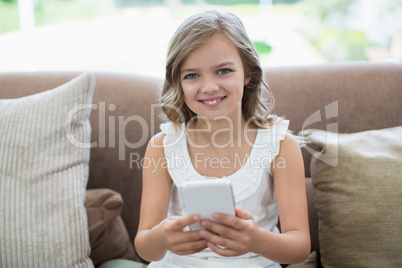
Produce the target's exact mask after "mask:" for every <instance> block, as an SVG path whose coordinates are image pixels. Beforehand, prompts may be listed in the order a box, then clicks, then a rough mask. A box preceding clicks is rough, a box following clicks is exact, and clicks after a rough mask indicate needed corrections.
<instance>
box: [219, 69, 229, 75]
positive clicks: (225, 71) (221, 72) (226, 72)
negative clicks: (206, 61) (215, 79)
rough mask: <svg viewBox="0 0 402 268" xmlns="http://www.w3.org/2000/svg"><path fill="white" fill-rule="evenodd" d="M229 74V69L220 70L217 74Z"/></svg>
mask: <svg viewBox="0 0 402 268" xmlns="http://www.w3.org/2000/svg"><path fill="white" fill-rule="evenodd" d="M230 72H231V70H229V69H220V70H219V72H218V74H228V73H230Z"/></svg>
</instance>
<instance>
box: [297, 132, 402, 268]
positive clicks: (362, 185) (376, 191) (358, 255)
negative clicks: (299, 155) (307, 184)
mask: <svg viewBox="0 0 402 268" xmlns="http://www.w3.org/2000/svg"><path fill="white" fill-rule="evenodd" d="M304 136H305V137H306V138H308V140H309V141H310V142H311V144H309V145H307V147H308V149H309V150H310V151H312V150H313V149H314V148H315V149H316V155H315V157H314V158H313V160H312V163H311V171H312V178H313V187H314V198H315V206H316V208H317V212H318V218H319V240H320V245H321V261H322V264H323V266H324V267H366V268H367V267H376V268H377V267H399V266H401V265H402V254H401V246H402V235H401V234H402V224H401V223H402V175H401V174H402V127H394V128H388V129H381V130H372V131H366V132H359V133H353V134H337V133H331V132H325V131H322V130H307V131H305V132H304Z"/></svg>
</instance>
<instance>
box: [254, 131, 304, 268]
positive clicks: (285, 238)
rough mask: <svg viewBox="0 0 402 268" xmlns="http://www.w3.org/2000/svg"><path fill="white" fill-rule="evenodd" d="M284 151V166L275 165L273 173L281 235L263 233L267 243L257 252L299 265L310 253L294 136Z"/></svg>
mask: <svg viewBox="0 0 402 268" xmlns="http://www.w3.org/2000/svg"><path fill="white" fill-rule="evenodd" d="M280 148H281V149H280V151H279V154H278V156H277V157H276V158H277V159H276V160H281V161H279V162H281V163H282V164H283V163H284V165H283V166H282V165H277V166H275V165H272V172H273V175H274V185H275V196H276V201H277V205H278V212H279V219H280V223H281V234H275V233H271V232H269V233H268V232H263V235H262V236H261V239H264V240H265V242H262V243H257V244H258V245H260V247H259V248H258V249H256V252H257V253H260V254H261V255H263V256H266V257H268V258H269V259H271V260H274V261H276V262H279V263H298V262H301V261H303V260H304V259H305V258H307V256H308V254H309V253H310V231H309V225H308V211H307V197H306V188H305V187H306V186H305V176H304V164H303V158H302V155H301V151H300V148H299V145H298V143H297V141H296V139H295V138H294V137H293V136H292V135H290V134H287V135H286V137H285V139H284V140H283V141H282V142H281V147H280ZM275 162H278V161H274V163H275Z"/></svg>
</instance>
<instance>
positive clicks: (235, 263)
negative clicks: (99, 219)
mask: <svg viewBox="0 0 402 268" xmlns="http://www.w3.org/2000/svg"><path fill="white" fill-rule="evenodd" d="M270 93H271V92H270V90H269V87H268V86H267V84H266V83H265V82H264V80H263V75H262V69H261V66H260V63H259V59H258V55H257V53H256V51H255V49H254V47H253V44H252V42H251V41H250V39H249V37H248V36H247V33H246V31H245V29H244V26H243V24H242V22H241V21H240V19H239V18H238V17H236V16H235V15H233V14H230V13H220V12H217V11H207V12H203V13H200V14H196V15H193V16H192V17H190V18H188V19H187V20H186V21H185V22H184V23H183V24H182V25H181V26H180V27H179V28H178V29H177V31H176V33H175V34H174V36H173V38H172V40H171V42H170V46H169V50H168V57H167V64H166V78H165V83H164V87H163V91H162V97H161V101H162V109H163V111H164V113H165V114H166V116H167V118H168V119H169V120H170V122H168V123H165V124H162V125H161V130H162V132H161V133H158V134H157V135H155V136H154V137H153V138H152V139H151V141H150V143H149V144H148V147H147V151H146V153H145V159H148V160H149V163H158V166H155V164H154V165H152V164H149V165H144V170H143V194H142V203H141V215H140V223H139V229H138V234H137V236H136V238H135V246H136V250H137V252H138V253H139V255H140V256H141V257H142V258H143V259H145V260H148V261H150V262H151V263H150V265H149V267H150V268H154V267H172V268H173V267H203V268H204V267H231V268H233V267H242V268H243V267H280V265H279V263H297V262H301V261H303V260H304V259H305V258H306V257H307V256H308V254H309V252H310V236H309V229H308V218H307V202H306V193H305V183H304V166H303V160H302V157H301V153H300V149H299V146H298V143H297V142H296V140H295V138H294V137H293V136H292V135H291V134H289V133H288V132H287V129H288V125H289V122H288V121H287V120H283V119H280V118H277V117H275V116H273V115H271V110H272V109H273V103H274V102H273V97H272V95H271V94H270ZM263 95H264V97H265V99H264V98H263ZM265 95H266V96H265ZM175 159H181V160H183V159H184V160H185V161H187V162H188V163H189V164H188V165H173V164H172V163H173V162H174V160H175ZM211 159H215V160H216V161H214V162H213V163H214V164H212V162H211V161H210V160H211ZM239 159H241V160H242V161H239ZM278 159H281V161H280V162H281V163H282V164H281V165H280V166H279V165H275V163H276V162H277V161H276V160H278ZM145 166H146V167H145ZM219 178H226V179H228V180H230V181H231V182H232V185H233V191H234V198H235V203H236V216H231V215H226V214H220V213H214V214H213V216H214V218H215V219H216V220H219V222H221V223H217V222H215V221H209V220H206V219H200V216H199V215H185V213H184V211H183V205H182V203H181V200H180V187H181V185H182V184H183V183H184V182H186V181H193V180H211V179H219ZM205 198H208V197H207V196H206V197H205ZM199 202H203V200H199ZM278 217H279V219H280V222H281V232H279V230H278V228H277V224H278ZM196 222H199V223H200V224H201V226H203V227H204V229H201V230H197V231H190V230H189V229H188V226H189V225H190V224H193V223H196Z"/></svg>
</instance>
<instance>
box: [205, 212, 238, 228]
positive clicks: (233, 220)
mask: <svg viewBox="0 0 402 268" xmlns="http://www.w3.org/2000/svg"><path fill="white" fill-rule="evenodd" d="M212 218H213V219H214V220H215V221H217V222H219V223H222V224H224V225H228V226H230V227H232V228H233V229H236V230H240V229H241V228H242V223H243V222H242V220H241V219H240V218H239V217H236V216H233V215H229V214H223V213H218V212H215V213H213V214H212Z"/></svg>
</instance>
